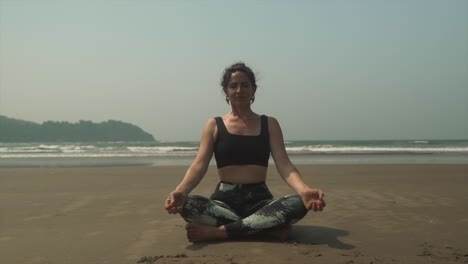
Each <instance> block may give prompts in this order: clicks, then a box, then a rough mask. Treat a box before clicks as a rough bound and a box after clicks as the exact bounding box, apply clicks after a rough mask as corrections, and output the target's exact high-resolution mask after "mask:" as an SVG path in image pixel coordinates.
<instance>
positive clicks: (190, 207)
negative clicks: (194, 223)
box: [181, 195, 210, 220]
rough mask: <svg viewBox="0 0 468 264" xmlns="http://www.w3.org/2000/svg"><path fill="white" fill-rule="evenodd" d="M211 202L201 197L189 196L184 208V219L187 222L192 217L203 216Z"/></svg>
mask: <svg viewBox="0 0 468 264" xmlns="http://www.w3.org/2000/svg"><path fill="white" fill-rule="evenodd" d="M209 203H210V200H209V199H208V198H206V197H203V196H200V195H189V196H187V199H185V203H184V207H183V209H182V213H181V215H182V217H183V218H184V219H186V220H187V218H191V217H190V216H193V215H197V214H201V213H202V212H203V210H204V209H205V208H206V206H207V205H208V204H209Z"/></svg>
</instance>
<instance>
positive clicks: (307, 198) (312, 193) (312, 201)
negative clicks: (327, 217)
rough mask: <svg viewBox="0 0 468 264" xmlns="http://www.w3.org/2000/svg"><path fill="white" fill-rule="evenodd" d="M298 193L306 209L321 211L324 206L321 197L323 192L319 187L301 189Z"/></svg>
mask: <svg viewBox="0 0 468 264" xmlns="http://www.w3.org/2000/svg"><path fill="white" fill-rule="evenodd" d="M299 195H300V196H301V198H302V202H303V203H304V206H305V207H306V208H307V210H314V212H317V211H322V210H323V208H324V207H325V206H326V204H325V200H324V199H323V197H324V196H325V194H324V193H323V191H322V190H320V189H312V188H306V189H305V190H303V191H301V192H300V193H299Z"/></svg>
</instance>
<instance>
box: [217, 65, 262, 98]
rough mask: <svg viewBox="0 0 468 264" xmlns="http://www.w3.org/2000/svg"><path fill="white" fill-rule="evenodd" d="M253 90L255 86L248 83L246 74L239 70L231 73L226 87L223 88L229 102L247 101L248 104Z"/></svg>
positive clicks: (253, 92)
mask: <svg viewBox="0 0 468 264" xmlns="http://www.w3.org/2000/svg"><path fill="white" fill-rule="evenodd" d="M255 90H256V88H255V87H253V86H252V84H251V83H250V81H249V77H247V74H245V73H243V72H241V71H236V72H234V73H232V74H231V79H230V80H229V84H228V86H227V88H224V92H225V93H226V95H227V96H229V101H231V103H242V102H248V103H249V104H250V100H251V98H252V96H253V95H254V94H255Z"/></svg>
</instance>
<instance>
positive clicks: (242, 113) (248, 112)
mask: <svg viewBox="0 0 468 264" xmlns="http://www.w3.org/2000/svg"><path fill="white" fill-rule="evenodd" d="M229 115H230V116H232V117H235V118H240V119H249V118H251V117H253V116H256V114H255V113H254V112H253V111H252V109H251V108H250V105H249V106H248V107H245V106H241V107H236V106H235V105H231V112H230V113H229Z"/></svg>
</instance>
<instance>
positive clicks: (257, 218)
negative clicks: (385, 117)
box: [165, 63, 325, 242]
mask: <svg viewBox="0 0 468 264" xmlns="http://www.w3.org/2000/svg"><path fill="white" fill-rule="evenodd" d="M221 86H222V87H223V91H224V93H225V94H226V102H227V103H228V104H230V105H231V112H229V113H228V114H226V115H224V116H223V117H216V118H214V119H210V120H208V122H207V123H206V124H205V127H204V128H203V132H202V137H201V140H200V147H199V151H198V154H197V156H196V158H195V160H194V161H193V163H192V165H191V166H190V167H189V169H188V170H187V172H186V174H185V177H184V178H183V180H182V181H181V182H180V184H179V185H178V186H177V187H176V189H175V190H174V191H173V192H171V193H170V195H169V197H168V198H167V200H166V202H165V208H166V210H167V211H168V212H169V213H171V214H176V213H180V214H181V216H182V217H183V218H184V219H185V220H186V221H187V222H188V224H187V227H186V229H187V238H188V240H189V241H191V242H197V241H205V240H222V239H228V238H239V237H246V236H252V235H257V234H270V235H273V236H274V237H276V238H279V239H286V238H287V234H288V231H289V228H288V227H289V226H290V225H291V224H292V223H295V222H297V221H298V220H299V219H301V218H303V217H304V216H305V215H306V213H307V211H308V210H314V211H322V209H323V208H324V207H325V201H324V199H323V196H324V194H323V192H322V190H320V189H312V188H310V187H309V186H307V185H306V184H305V183H304V181H303V180H302V178H301V176H300V174H299V172H298V170H297V169H296V168H295V167H294V165H293V164H292V163H291V161H290V160H289V158H288V155H287V153H286V150H285V147H284V142H283V135H282V132H281V128H280V125H279V124H278V121H277V120H276V119H275V118H273V117H267V116H265V115H261V116H260V115H258V114H256V113H254V112H253V111H252V109H251V104H252V103H253V102H254V100H255V92H256V90H257V85H256V80H255V75H254V73H253V71H252V70H251V69H250V68H249V67H247V66H246V65H245V64H244V63H236V64H233V65H231V66H230V67H228V68H226V69H225V71H224V74H223V77H222V81H221ZM270 153H271V155H272V157H273V160H274V162H275V165H276V169H277V170H278V173H279V174H280V175H281V177H282V178H283V179H284V180H285V181H286V183H287V184H288V185H289V186H290V187H291V188H292V189H294V191H295V192H296V193H297V195H290V196H285V197H281V198H279V199H276V200H273V197H272V195H271V193H270V191H269V190H268V187H267V186H266V185H265V180H266V175H267V167H268V159H269V156H270ZM213 154H214V155H215V159H216V163H217V167H218V174H219V177H220V182H219V183H218V185H217V187H216V190H215V192H214V193H213V194H212V195H211V198H210V199H208V198H205V197H202V196H198V195H190V196H189V193H190V192H191V191H192V190H193V189H194V188H195V187H196V186H197V185H198V184H199V183H200V181H201V180H202V178H203V177H204V175H205V173H206V171H207V169H208V165H209V162H210V160H211V157H212V155H213Z"/></svg>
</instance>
